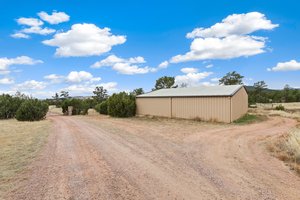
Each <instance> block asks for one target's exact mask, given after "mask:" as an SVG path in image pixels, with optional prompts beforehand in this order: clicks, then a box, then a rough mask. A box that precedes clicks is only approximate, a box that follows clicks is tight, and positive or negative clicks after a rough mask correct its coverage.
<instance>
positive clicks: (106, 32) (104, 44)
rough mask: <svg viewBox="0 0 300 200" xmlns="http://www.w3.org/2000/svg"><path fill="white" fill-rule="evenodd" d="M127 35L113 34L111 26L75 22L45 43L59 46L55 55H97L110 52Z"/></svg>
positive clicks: (44, 42)
mask: <svg viewBox="0 0 300 200" xmlns="http://www.w3.org/2000/svg"><path fill="white" fill-rule="evenodd" d="M125 41H126V37H125V36H122V35H121V36H120V35H113V34H112V33H111V32H110V29H109V28H103V29H101V28H99V27H97V26H96V25H94V24H86V23H84V24H74V25H73V26H72V27H71V30H69V31H67V32H61V33H56V34H55V35H54V37H53V38H52V39H50V40H44V41H43V44H45V45H49V46H54V47H57V49H56V52H55V55H56V56H60V57H71V56H95V55H101V54H103V53H106V52H109V51H110V50H111V48H112V47H113V46H115V45H119V44H123V43H125Z"/></svg>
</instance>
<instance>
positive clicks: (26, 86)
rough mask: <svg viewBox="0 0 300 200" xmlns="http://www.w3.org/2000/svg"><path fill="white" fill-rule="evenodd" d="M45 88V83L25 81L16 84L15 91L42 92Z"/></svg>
mask: <svg viewBox="0 0 300 200" xmlns="http://www.w3.org/2000/svg"><path fill="white" fill-rule="evenodd" d="M45 87H46V83H45V82H39V81H36V80H30V81H25V82H23V83H20V84H17V85H16V86H15V90H17V91H23V90H24V91H26V90H42V89H44V88H45Z"/></svg>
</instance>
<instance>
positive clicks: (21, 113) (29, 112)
mask: <svg viewBox="0 0 300 200" xmlns="http://www.w3.org/2000/svg"><path fill="white" fill-rule="evenodd" d="M47 112H48V104H47V103H45V102H42V101H40V100H37V99H28V100H25V101H24V102H23V103H22V104H21V106H20V107H19V109H18V111H17V113H16V119H17V120H19V121H39V120H42V119H44V118H45V117H46V114H47Z"/></svg>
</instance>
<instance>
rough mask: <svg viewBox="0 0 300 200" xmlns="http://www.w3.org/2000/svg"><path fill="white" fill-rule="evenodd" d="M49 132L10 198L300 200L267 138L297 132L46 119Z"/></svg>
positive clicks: (279, 127)
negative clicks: (270, 150)
mask: <svg viewBox="0 0 300 200" xmlns="http://www.w3.org/2000/svg"><path fill="white" fill-rule="evenodd" d="M50 118H51V120H52V121H53V133H52V134H51V135H50V138H49V142H48V144H47V146H45V148H44V150H43V152H42V153H41V155H40V157H39V158H38V159H37V160H36V161H35V162H34V163H32V165H31V166H30V167H29V170H28V172H27V173H25V174H23V175H22V177H21V178H22V179H23V180H22V181H20V182H19V183H17V187H16V189H15V190H14V191H11V192H10V193H9V194H8V197H7V198H8V199H30V200H34V199H295V200H296V199H297V200H298V199H300V178H299V177H298V176H296V175H295V174H294V173H292V172H291V171H290V170H289V169H288V167H286V166H285V165H284V164H283V163H282V162H281V161H279V160H277V159H276V158H273V157H272V156H270V154H269V153H268V152H267V151H266V150H265V148H264V145H263V144H264V143H263V141H264V139H265V138H267V137H273V136H275V135H277V134H282V133H284V132H286V131H287V130H288V129H289V128H291V127H293V126H295V124H296V122H295V121H294V120H290V119H282V118H273V119H271V120H269V121H267V122H264V123H260V124H253V125H248V126H233V125H225V126H221V125H209V124H204V123H202V124H201V123H200V124H199V123H195V122H187V121H172V120H171V121H167V120H163V121H162V122H158V121H154V120H140V119H110V118H100V119H99V118H96V117H93V118H91V117H64V116H51V117H50Z"/></svg>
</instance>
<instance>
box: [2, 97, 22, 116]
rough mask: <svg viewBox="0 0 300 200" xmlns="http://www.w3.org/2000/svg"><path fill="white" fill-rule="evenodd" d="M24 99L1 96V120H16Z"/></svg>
mask: <svg viewBox="0 0 300 200" xmlns="http://www.w3.org/2000/svg"><path fill="white" fill-rule="evenodd" d="M23 101H24V99H20V98H19V97H12V96H10V95H9V94H2V95H0V119H10V118H14V117H15V115H16V112H17V110H18V109H19V107H20V105H21V104H22V102H23Z"/></svg>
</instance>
